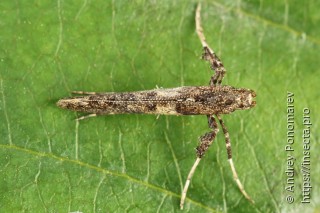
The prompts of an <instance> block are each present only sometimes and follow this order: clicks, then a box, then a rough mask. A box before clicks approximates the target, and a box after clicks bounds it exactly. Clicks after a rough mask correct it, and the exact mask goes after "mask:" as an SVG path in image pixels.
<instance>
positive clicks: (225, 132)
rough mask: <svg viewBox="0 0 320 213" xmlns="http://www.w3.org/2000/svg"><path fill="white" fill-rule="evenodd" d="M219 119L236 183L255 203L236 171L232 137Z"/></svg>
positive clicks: (246, 196) (219, 117) (245, 195)
mask: <svg viewBox="0 0 320 213" xmlns="http://www.w3.org/2000/svg"><path fill="white" fill-rule="evenodd" d="M217 118H218V120H219V123H220V125H221V127H222V130H223V133H224V136H225V139H226V148H227V155H228V162H229V164H230V167H231V170H232V174H233V178H234V180H235V181H236V183H237V185H238V187H239V189H240V191H241V193H242V194H243V195H244V197H245V198H247V199H248V200H249V201H250V202H251V203H254V201H253V200H252V198H251V197H250V196H249V195H248V194H247V192H246V191H245V190H244V187H243V185H242V183H241V181H240V179H239V177H238V173H237V171H236V168H235V166H234V164H233V161H232V152H231V143H230V136H229V132H228V130H227V127H226V125H225V124H224V122H223V120H222V118H221V116H220V115H217Z"/></svg>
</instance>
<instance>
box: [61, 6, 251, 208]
mask: <svg viewBox="0 0 320 213" xmlns="http://www.w3.org/2000/svg"><path fill="white" fill-rule="evenodd" d="M200 11H201V5H200V4H198V6H197V9H196V16H195V22H196V32H197V35H198V37H199V39H200V41H201V44H202V47H203V51H204V52H203V55H202V58H203V59H204V60H206V61H208V62H209V63H210V67H211V69H212V70H213V71H214V75H213V76H212V77H211V79H210V82H209V86H184V87H177V88H171V89H154V90H146V91H136V92H121V93H117V92H106V93H96V92H81V91H80V92H79V91H77V92H73V93H76V94H82V96H74V97H68V98H63V99H61V100H59V101H58V102H57V105H58V106H59V107H61V108H63V109H69V110H72V111H78V112H84V113H89V115H87V116H82V117H80V118H78V120H81V119H85V118H88V117H93V116H97V115H107V114H124V113H144V114H156V115H206V116H207V119H208V125H209V128H210V129H211V131H210V132H207V133H205V134H204V135H202V136H201V137H200V139H199V145H198V146H197V148H196V156H197V157H196V161H195V162H194V164H193V166H192V168H191V170H190V172H189V174H188V176H187V179H186V183H185V186H184V188H183V190H182V194H181V201H180V208H181V209H183V206H184V202H185V199H186V195H187V191H188V187H189V184H190V181H191V178H192V176H193V174H194V172H195V170H196V167H197V166H198V164H199V162H200V160H201V159H202V157H203V156H204V155H205V153H206V151H207V150H208V148H209V147H210V145H211V144H212V143H213V140H214V139H215V137H216V135H217V133H218V131H219V128H218V124H217V121H216V118H217V119H218V121H219V123H220V125H221V127H222V130H223V133H224V135H225V140H226V149H227V156H228V161H229V164H230V166H231V170H232V173H233V177H234V179H235V181H236V183H237V185H238V187H239V189H240V191H241V193H242V194H243V195H244V197H245V198H247V199H248V200H249V201H250V202H252V203H253V200H252V199H251V197H250V196H249V195H248V194H247V193H246V191H245V190H244V187H243V185H242V183H241V182H240V180H239V178H238V175H237V172H236V169H235V166H234V164H233V161H232V153H231V143H230V136H229V133H228V130H227V127H226V125H225V123H224V122H223V120H222V118H221V115H222V114H230V113H232V112H234V111H235V110H245V109H250V108H252V107H254V106H255V105H256V102H255V100H254V98H255V97H256V93H255V92H254V91H253V90H250V89H246V88H234V87H232V86H227V85H221V82H222V80H223V78H224V75H225V73H226V69H225V67H224V66H223V63H222V61H221V60H220V59H219V57H218V56H217V55H216V54H215V53H214V51H213V50H212V49H211V48H210V47H209V45H208V44H207V42H206V39H205V36H204V34H203V29H202V27H201V19H200Z"/></svg>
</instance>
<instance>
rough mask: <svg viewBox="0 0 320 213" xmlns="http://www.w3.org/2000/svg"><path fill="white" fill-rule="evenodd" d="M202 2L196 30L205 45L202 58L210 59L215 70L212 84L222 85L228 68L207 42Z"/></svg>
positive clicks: (211, 80)
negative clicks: (202, 21)
mask: <svg viewBox="0 0 320 213" xmlns="http://www.w3.org/2000/svg"><path fill="white" fill-rule="evenodd" d="M200 12H201V4H200V3H199V4H198V6H197V9H196V18H195V19H196V31H197V34H198V37H199V39H200V41H201V44H202V47H203V50H204V52H203V54H202V59H204V60H206V61H209V63H210V67H211V69H212V70H214V71H215V74H214V75H213V76H212V77H211V79H210V82H209V84H210V86H216V85H217V84H218V85H220V84H221V82H222V80H223V77H224V75H225V73H226V69H225V68H224V66H223V64H222V61H221V60H220V59H219V57H218V56H217V55H216V54H215V53H214V51H213V50H212V49H211V48H210V47H209V45H208V43H207V42H206V38H205V36H204V34H203V29H202V26H201V16H200Z"/></svg>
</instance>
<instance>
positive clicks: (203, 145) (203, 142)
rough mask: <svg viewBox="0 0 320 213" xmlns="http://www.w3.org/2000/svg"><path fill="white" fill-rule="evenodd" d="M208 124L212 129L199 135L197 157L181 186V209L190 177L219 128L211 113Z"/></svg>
mask: <svg viewBox="0 0 320 213" xmlns="http://www.w3.org/2000/svg"><path fill="white" fill-rule="evenodd" d="M208 124H209V128H211V129H212V131H211V132H207V133H206V134H204V135H203V136H201V137H200V144H199V146H198V147H197V148H196V150H197V159H196V161H195V162H194V164H193V166H192V168H191V170H190V172H189V174H188V177H187V180H186V183H185V185H184V187H183V191H182V195H181V200H180V209H183V205H184V201H185V199H186V196H187V191H188V188H189V185H190V182H191V178H192V176H193V174H194V172H195V170H196V168H197V166H198V164H199V163H200V160H201V158H202V157H203V156H204V154H205V152H206V151H207V149H208V148H209V147H210V145H211V144H212V142H213V140H214V138H215V137H216V135H217V133H218V131H219V129H218V125H217V122H216V120H215V118H214V117H213V115H208Z"/></svg>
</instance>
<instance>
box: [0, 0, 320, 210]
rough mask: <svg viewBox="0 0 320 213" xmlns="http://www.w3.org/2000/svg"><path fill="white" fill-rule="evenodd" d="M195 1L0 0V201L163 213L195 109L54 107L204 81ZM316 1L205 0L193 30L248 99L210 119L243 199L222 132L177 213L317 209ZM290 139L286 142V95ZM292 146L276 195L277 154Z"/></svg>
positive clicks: (194, 136)
mask: <svg viewBox="0 0 320 213" xmlns="http://www.w3.org/2000/svg"><path fill="white" fill-rule="evenodd" d="M196 4H197V2H195V1H161V2H157V1H141V0H140V1H139V0H136V1H131V2H130V3H127V2H126V1H100V0H97V1H87V0H84V1H61V0H58V1H40V0H38V1H32V2H31V1H16V2H14V1H2V2H1V3H0V27H1V29H2V30H1V35H0V96H1V97H0V121H1V123H0V134H1V142H0V156H1V157H0V168H1V169H0V184H1V186H0V211H1V212H76V211H79V212H125V211H131V212H157V211H158V212H176V211H178V210H179V200H180V193H181V190H182V187H183V185H184V182H185V180H186V176H187V174H188V172H189V170H190V168H191V166H192V164H193V162H194V160H195V151H194V148H195V147H196V146H197V143H198V142H197V140H198V137H199V136H201V135H202V134H204V133H205V132H207V131H209V129H208V127H207V120H206V117H205V116H181V117H177V116H171V117H170V116H160V117H159V118H158V119H157V118H156V116H152V115H117V116H101V117H96V118H90V119H86V120H83V121H80V122H77V121H75V120H74V119H75V118H76V117H78V116H80V114H77V113H73V112H70V111H64V110H61V109H59V108H57V107H56V105H55V103H56V101H57V100H58V99H60V98H62V97H65V96H69V95H70V91H73V90H80V91H101V92H102V91H134V90H145V89H153V88H156V86H159V87H166V88H170V87H178V86H182V85H207V84H208V81H209V79H210V76H211V75H212V73H211V71H210V69H209V65H208V64H207V63H206V62H204V61H202V60H200V57H201V53H202V50H201V44H200V42H199V39H198V38H197V35H196V33H195V23H194V15H195V7H196ZM319 10H320V4H319V3H318V2H315V1H307V2H304V3H301V2H300V1H283V2H281V3H280V2H279V1H275V0H274V1H267V2H266V1H257V2H252V1H220V0H219V1H214V2H212V1H205V2H203V3H202V22H203V28H204V33H205V35H206V37H207V41H208V43H209V44H210V46H211V47H212V48H213V49H214V50H215V51H216V53H217V54H218V55H219V56H220V58H221V59H222V60H223V62H224V65H225V67H226V68H227V71H228V72H227V75H226V77H225V79H224V82H223V83H224V84H228V85H232V86H235V87H244V88H250V89H253V90H255V91H256V93H257V106H256V107H255V108H253V109H251V110H247V111H237V112H234V113H232V114H230V115H225V116H223V118H224V121H225V123H226V125H227V127H228V130H229V133H230V136H231V143H232V151H233V160H234V163H235V166H236V169H237V171H238V175H239V178H240V180H241V181H242V182H243V184H244V186H245V189H246V191H247V192H248V193H249V194H250V196H251V197H252V198H253V199H254V200H255V205H252V204H250V203H249V202H248V201H247V200H246V199H245V198H244V197H243V195H242V194H241V193H240V191H239V189H238V187H237V185H236V183H235V181H234V180H233V177H232V173H231V170H230V168H229V165H228V162H227V158H226V150H225V144H224V143H225V142H224V137H223V134H222V131H220V133H219V134H218V137H217V139H216V140H215V141H214V143H213V145H212V147H211V148H210V150H209V151H208V153H207V154H206V156H205V157H204V158H203V160H202V161H201V163H200V166H199V167H198V169H197V171H196V172H195V175H194V178H193V179H192V183H191V186H190V188H189V191H188V195H187V200H186V205H185V211H189V212H219V211H228V212H280V211H294V210H296V211H300V210H303V211H310V212H312V211H314V212H316V211H317V210H319V208H320V206H319V194H317V193H316V192H317V191H319V190H318V189H319V184H320V183H319V180H318V178H317V177H318V176H319V175H320V174H319V173H320V172H319V171H320V167H319V164H316V163H317V159H316V155H317V150H319V148H320V147H319V134H318V133H317V132H318V129H319V116H316V115H317V113H316V112H317V110H319V104H320V103H319V99H320V97H319V92H318V91H319V89H320V86H319V78H318V74H319V67H320V63H319V57H320V54H319V52H320V48H319V44H320V39H319V35H320V28H319V21H320V20H319V19H320V16H319ZM288 91H290V92H292V93H294V98H295V102H294V107H295V108H294V109H295V123H294V124H295V143H294V144H293V145H292V147H293V148H294V151H293V152H286V151H285V146H286V145H287V92H288ZM304 108H309V109H310V110H311V114H310V118H311V122H312V126H311V143H310V147H311V149H310V152H311V170H310V171H311V183H312V187H313V188H312V191H311V198H312V199H311V200H312V202H313V204H312V205H311V204H304V205H303V204H301V203H300V201H301V189H302V185H303V182H302V177H303V176H302V175H303V174H302V172H301V166H300V164H301V162H302V157H303V152H302V151H303V147H302V146H303V140H302V130H303V128H305V126H303V123H302V121H303V117H302V116H303V113H302V112H303V109H304ZM288 154H291V155H293V156H294V157H295V159H296V160H295V165H294V169H295V171H296V173H295V176H294V186H295V188H294V190H295V192H294V193H292V194H293V195H294V197H295V202H294V203H293V204H291V205H289V204H288V203H287V202H286V196H288V195H290V193H289V192H288V191H286V190H285V187H286V186H287V185H288V184H287V183H286V182H287V175H286V173H285V171H286V170H287V161H286V159H287V155H288Z"/></svg>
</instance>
